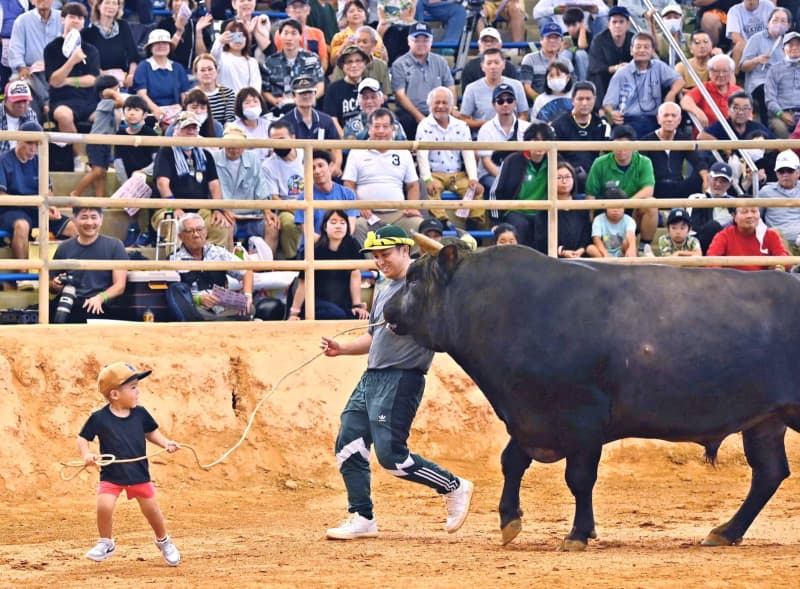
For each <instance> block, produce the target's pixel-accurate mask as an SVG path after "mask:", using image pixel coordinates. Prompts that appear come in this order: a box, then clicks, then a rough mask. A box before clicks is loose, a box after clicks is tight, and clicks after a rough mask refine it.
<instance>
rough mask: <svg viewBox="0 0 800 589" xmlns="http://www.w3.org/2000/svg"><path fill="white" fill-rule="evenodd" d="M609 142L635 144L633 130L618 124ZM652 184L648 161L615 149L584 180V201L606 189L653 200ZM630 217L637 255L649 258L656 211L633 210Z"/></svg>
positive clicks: (653, 182) (655, 222) (636, 154)
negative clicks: (635, 229)
mask: <svg viewBox="0 0 800 589" xmlns="http://www.w3.org/2000/svg"><path fill="white" fill-rule="evenodd" d="M611 139H612V140H613V141H616V142H620V143H621V142H624V141H635V140H636V131H634V130H633V128H632V127H630V126H628V125H620V126H619V127H615V128H614V130H613V131H612V132H611ZM620 147H622V146H620ZM655 184H656V180H655V175H654V174H653V162H651V161H650V158H648V157H647V156H644V155H642V154H640V153H638V152H635V151H631V150H626V149H614V151H612V152H611V153H607V154H605V155H602V156H600V157H599V158H597V159H596V160H595V161H594V163H593V164H592V168H591V169H590V170H589V176H588V177H587V178H586V198H602V197H603V194H605V191H606V190H607V189H609V188H618V189H620V190H622V191H624V192H625V194H627V195H628V198H631V199H633V198H653V189H654V187H655ZM633 218H634V220H635V221H636V226H637V227H639V228H640V235H639V242H640V244H639V255H641V256H647V257H651V256H652V255H653V250H652V247H651V246H650V242H652V241H653V238H654V237H655V234H656V229H658V209H656V208H652V209H634V210H633Z"/></svg>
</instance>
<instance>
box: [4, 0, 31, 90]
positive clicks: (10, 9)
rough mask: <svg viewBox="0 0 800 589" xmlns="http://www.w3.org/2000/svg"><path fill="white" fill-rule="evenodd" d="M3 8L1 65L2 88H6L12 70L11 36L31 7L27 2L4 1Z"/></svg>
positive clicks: (16, 0)
mask: <svg viewBox="0 0 800 589" xmlns="http://www.w3.org/2000/svg"><path fill="white" fill-rule="evenodd" d="M0 5H2V7H3V14H2V18H0V20H1V21H2V23H0V39H2V40H3V48H2V54H3V60H2V63H0V87H2V88H5V87H6V84H8V81H9V79H10V78H11V68H10V67H8V62H9V59H8V52H9V47H10V42H11V34H12V31H13V28H14V23H15V22H16V21H17V19H18V18H19V17H20V16H22V15H23V14H24V13H25V12H27V11H28V9H29V6H28V3H27V2H19V1H18V0H3V2H0Z"/></svg>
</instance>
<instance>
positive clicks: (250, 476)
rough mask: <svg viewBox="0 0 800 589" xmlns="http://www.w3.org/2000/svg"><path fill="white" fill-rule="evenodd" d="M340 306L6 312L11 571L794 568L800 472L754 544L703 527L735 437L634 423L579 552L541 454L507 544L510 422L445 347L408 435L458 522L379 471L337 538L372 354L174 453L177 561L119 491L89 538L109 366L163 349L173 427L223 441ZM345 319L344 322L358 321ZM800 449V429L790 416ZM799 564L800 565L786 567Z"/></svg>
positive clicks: (155, 580) (228, 574)
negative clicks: (135, 317) (349, 535)
mask: <svg viewBox="0 0 800 589" xmlns="http://www.w3.org/2000/svg"><path fill="white" fill-rule="evenodd" d="M347 327H352V324H345V323H324V324H320V323H317V324H312V323H303V324H296V323H295V324H292V325H287V324H270V323H262V324H253V325H248V326H246V327H244V326H235V325H232V326H222V327H220V326H214V327H213V328H211V329H209V328H198V327H192V326H188V327H187V326H184V325H169V326H167V325H158V324H153V325H134V326H124V327H117V326H114V327H108V326H104V327H98V326H88V327H84V328H79V329H77V330H76V329H75V328H60V327H37V326H26V327H23V328H12V327H6V328H3V330H2V338H0V352H1V353H0V392H2V395H3V411H2V412H1V413H0V459H2V462H1V463H0V464H2V468H0V493H2V497H3V500H2V503H1V504H0V586H2V587H11V586H13V587H46V586H53V585H57V586H58V587H59V589H62V588H68V587H88V586H112V585H115V586H120V587H226V586H235V587H236V588H237V589H240V588H250V587H403V588H404V589H408V588H410V587H436V588H438V587H459V588H464V587H488V586H502V587H582V586H592V587H598V588H605V587H609V588H613V587H646V588H651V587H676V586H682V587H699V586H702V587H726V588H727V587H777V586H791V585H792V584H793V583H794V582H796V579H797V577H798V574H800V557H798V551H797V544H798V541H800V526H799V525H798V524H800V483H798V478H797V477H796V476H795V477H792V478H790V479H789V480H787V481H786V482H785V483H784V484H783V486H782V487H781V489H780V490H779V491H778V493H777V494H776V496H775V497H774V498H773V500H772V501H771V502H770V503H769V505H768V506H767V507H766V509H765V510H764V512H763V513H762V514H761V516H760V517H759V518H758V519H757V520H756V522H755V524H754V525H753V527H752V528H751V529H750V531H749V532H748V534H747V535H746V537H745V539H744V542H743V544H742V545H741V546H738V547H731V548H713V549H711V548H702V547H700V546H699V541H700V540H702V538H704V537H705V535H706V533H707V532H708V531H709V530H710V529H711V528H712V527H713V526H714V525H716V524H718V523H720V522H722V521H724V520H726V519H727V518H728V517H730V515H731V514H732V513H733V512H734V511H735V510H736V509H737V508H738V506H739V504H740V502H741V500H742V498H743V497H744V495H745V493H746V491H747V488H748V485H749V468H748V467H747V464H746V462H745V460H744V457H743V455H742V451H741V445H740V442H739V439H738V437H737V436H731V437H730V438H728V439H727V440H726V441H725V443H724V444H723V446H722V448H721V450H720V460H719V464H718V466H717V467H716V468H713V467H711V466H709V465H706V464H705V463H704V462H703V460H702V449H701V448H700V447H699V446H693V445H667V444H663V443H660V442H650V441H640V440H626V441H624V442H622V443H616V444H612V445H610V446H608V447H607V448H606V450H605V453H604V456H603V463H602V464H601V469H600V479H599V481H598V484H597V486H596V491H595V513H596V518H597V531H598V535H599V539H598V540H596V541H593V542H591V543H590V546H589V549H588V550H587V551H586V552H584V553H581V554H564V553H557V552H555V548H556V547H557V546H558V544H559V542H560V539H561V537H562V536H563V535H564V534H565V533H566V532H567V531H568V529H569V527H570V522H571V518H572V509H573V508H572V497H571V495H570V494H569V491H568V490H567V488H566V486H565V484H564V482H563V470H564V465H563V462H561V463H556V464H552V465H542V464H536V465H534V467H533V468H532V469H531V470H530V471H529V473H528V478H527V479H526V481H525V484H524V487H523V491H522V499H523V508H524V509H525V511H526V516H525V519H524V526H525V527H524V529H523V531H522V533H521V534H520V536H519V537H518V538H517V540H516V541H515V542H514V543H513V544H511V545H509V546H508V547H502V546H500V539H499V538H500V537H499V530H498V516H497V511H496V506H497V503H498V500H499V495H500V488H501V485H502V477H501V474H500V466H499V454H500V450H501V449H502V447H503V446H504V444H505V441H506V439H505V435H504V431H503V428H502V427H501V425H500V423H499V421H498V420H497V418H496V417H495V416H494V414H493V413H492V411H491V409H490V408H489V407H488V404H487V403H486V402H485V400H484V399H483V396H482V395H481V394H480V392H479V391H478V390H477V389H476V388H475V387H474V385H473V384H472V383H471V381H470V380H469V379H468V378H467V377H466V376H465V375H464V374H463V372H461V371H460V369H459V368H458V367H457V366H456V365H455V364H454V363H453V362H452V361H451V360H450V359H449V358H447V357H444V356H437V358H436V360H435V361H434V366H433V369H432V370H431V373H430V377H429V379H428V388H427V393H426V397H425V401H424V402H423V406H422V408H421V409H420V412H419V415H418V418H417V421H416V423H415V428H414V430H413V432H412V438H411V446H412V448H413V449H415V450H416V451H419V452H420V453H422V454H424V455H426V456H428V457H430V458H432V459H434V460H436V461H437V462H440V463H441V464H443V465H445V466H447V467H448V468H450V469H451V470H454V471H455V472H457V473H458V474H461V475H464V476H466V477H469V478H471V479H472V480H473V481H474V482H475V483H476V492H475V496H474V500H473V509H472V512H471V514H470V517H469V519H468V520H467V522H466V524H465V525H464V527H463V528H462V529H461V531H460V532H458V533H457V534H454V535H447V534H446V533H445V532H444V531H443V530H442V526H443V522H444V508H443V504H442V502H441V499H440V498H439V497H437V496H436V495H435V494H434V493H432V492H431V491H430V490H429V489H427V488H425V487H420V486H417V485H413V484H409V483H406V482H402V481H398V480H396V479H394V478H393V477H391V476H390V475H387V474H386V473H384V472H382V471H380V470H377V471H375V476H374V498H375V502H376V513H377V516H378V518H379V526H380V531H381V535H380V538H378V539H375V540H365V541H359V542H331V541H326V540H325V539H324V531H325V529H326V528H327V527H330V526H332V525H335V524H336V523H338V521H339V520H340V519H341V518H342V517H343V516H344V515H345V494H344V490H343V486H342V484H341V480H340V478H339V476H338V473H337V471H336V465H335V460H334V458H333V455H332V446H333V442H334V436H335V432H336V428H337V425H338V414H339V411H340V410H341V408H342V406H343V404H344V402H345V399H346V398H347V396H348V394H349V393H350V390H351V389H352V387H353V386H354V384H355V382H356V381H357V379H358V377H359V376H360V374H361V372H362V370H363V369H364V366H365V359H364V358H363V357H362V358H336V359H328V358H319V359H317V360H315V361H314V362H312V363H311V364H310V365H309V366H308V367H306V368H304V369H303V370H302V371H301V372H300V373H298V374H296V375H293V376H291V377H289V378H288V379H286V381H285V382H284V384H283V385H281V386H280V388H279V389H278V390H277V391H276V392H275V394H274V396H272V397H270V399H269V400H268V401H267V402H266V403H265V404H264V406H263V407H262V410H261V411H260V412H259V414H258V416H257V418H256V420H255V424H254V427H253V429H252V431H251V433H250V435H249V436H248V438H247V440H246V442H245V443H244V444H243V445H242V446H241V447H240V448H239V449H238V450H237V451H236V452H235V453H234V454H233V455H232V456H231V457H230V458H229V459H228V460H227V461H226V462H225V463H223V464H222V465H220V466H217V467H215V468H214V469H212V470H210V471H202V470H200V469H198V468H197V467H196V465H195V463H194V460H193V458H192V455H191V453H190V452H189V451H188V450H182V451H180V452H178V453H177V454H173V455H166V454H162V455H160V456H158V457H156V458H155V459H153V461H152V466H151V472H152V473H153V476H154V479H155V481H156V484H157V486H158V489H159V499H160V503H161V507H162V509H163V511H164V513H165V515H166V517H167V520H168V522H169V527H170V531H171V533H172V535H173V538H174V540H175V542H176V543H177V545H178V546H179V548H180V549H181V551H182V553H183V562H182V563H181V565H180V566H179V567H178V568H170V567H167V566H166V565H165V564H164V562H163V561H162V560H161V557H160V555H159V553H158V551H157V549H156V548H155V547H154V546H153V544H152V536H151V532H150V530H149V528H148V526H147V524H146V522H145V521H144V518H143V517H142V516H141V515H140V514H139V512H138V509H137V507H136V505H135V502H127V501H125V500H124V499H122V500H120V502H119V504H118V507H117V512H116V519H115V537H116V539H117V553H116V555H115V556H114V558H112V559H110V560H108V561H106V562H103V563H93V562H91V561H89V560H87V559H85V558H84V557H83V554H84V553H85V552H86V550H88V549H89V548H90V547H91V546H92V545H93V543H94V541H95V540H96V534H97V532H96V529H95V521H94V492H95V487H96V481H97V473H96V472H83V473H81V474H80V475H79V476H78V477H77V478H75V479H74V480H73V481H71V482H64V481H62V480H60V478H59V470H60V467H59V462H60V461H67V460H75V459H77V458H78V456H77V451H76V449H75V443H74V438H75V435H76V434H77V432H78V430H79V429H80V426H81V425H82V423H83V421H84V420H85V418H86V416H87V415H88V414H89V412H90V411H91V410H93V409H95V408H98V407H100V406H101V404H102V398H101V397H99V395H98V394H97V393H96V389H95V387H94V381H95V378H96V375H97V371H98V370H99V368H100V367H101V366H102V365H104V364H107V363H109V362H112V361H116V360H121V359H122V360H127V361H130V362H132V363H134V364H135V365H137V366H139V367H147V368H152V369H154V373H153V375H152V376H151V377H150V378H149V379H147V380H146V381H144V382H143V386H142V389H143V394H142V396H141V398H140V402H141V404H142V405H144V406H145V407H147V408H148V409H149V410H150V412H151V413H153V415H154V416H155V418H156V420H157V421H158V422H159V425H160V427H161V430H162V431H163V432H164V433H165V434H167V435H168V436H170V437H172V438H173V439H176V440H178V441H179V442H182V443H185V444H191V445H192V446H194V447H195V448H196V449H197V451H198V453H199V455H200V459H201V460H202V461H203V462H211V461H212V460H214V459H216V458H217V457H219V456H220V455H221V454H222V453H223V452H224V451H225V450H227V449H228V448H229V447H231V446H232V445H233V444H234V443H235V442H236V441H237V440H238V439H239V436H240V435H241V433H242V431H243V429H244V427H245V425H246V423H247V419H248V417H249V416H250V413H251V411H252V409H253V407H254V406H255V405H256V403H257V402H258V401H259V400H260V399H261V398H262V397H263V396H264V395H265V394H267V393H268V392H269V391H271V390H272V389H273V387H274V386H275V384H276V383H277V382H278V380H279V379H280V377H282V376H283V375H284V374H285V373H286V372H287V371H289V370H290V369H292V368H295V367H296V366H298V365H299V364H301V363H302V362H304V361H305V360H308V359H309V358H311V357H312V356H314V355H315V354H316V352H317V350H318V348H317V342H318V341H319V336H320V335H323V334H326V335H329V334H331V333H334V332H336V331H338V330H340V329H344V328H347ZM342 337H352V335H346V336H342ZM788 447H789V456H790V462H791V464H792V466H793V467H794V469H795V470H799V469H798V464H799V461H800V436H797V435H796V434H794V433H790V434H789V436H788ZM792 579H795V581H792Z"/></svg>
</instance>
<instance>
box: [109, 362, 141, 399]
mask: <svg viewBox="0 0 800 589" xmlns="http://www.w3.org/2000/svg"><path fill="white" fill-rule="evenodd" d="M152 372H153V371H152V370H144V371H142V372H137V371H136V369H135V368H134V367H133V366H131V365H130V364H128V363H126V362H114V363H113V364H109V365H108V366H106V367H105V368H103V369H102V370H101V371H100V374H99V375H97V389H98V390H99V391H100V394H102V395H103V396H104V397H108V394H109V393H110V392H111V391H113V390H114V389H118V388H119V387H121V386H122V385H124V384H127V383H129V382H131V381H132V380H142V379H143V378H147V377H148V376H150V373H152Z"/></svg>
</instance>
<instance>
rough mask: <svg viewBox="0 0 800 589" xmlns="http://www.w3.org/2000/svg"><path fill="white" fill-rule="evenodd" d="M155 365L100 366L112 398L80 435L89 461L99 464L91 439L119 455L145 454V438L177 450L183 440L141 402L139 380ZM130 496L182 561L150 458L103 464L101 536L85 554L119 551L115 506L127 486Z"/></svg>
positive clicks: (170, 558)
mask: <svg viewBox="0 0 800 589" xmlns="http://www.w3.org/2000/svg"><path fill="white" fill-rule="evenodd" d="M151 372H152V370H145V371H142V372H137V371H136V369H135V368H134V367H133V366H131V365H130V364H126V363H124V362H115V363H114V364H109V365H108V366H106V367H105V368H103V369H102V370H101V371H100V374H99V376H98V377H97V388H98V389H99V390H100V393H101V394H102V395H103V396H104V397H105V398H106V399H107V400H108V404H107V405H106V406H105V407H103V408H102V409H100V410H98V411H95V412H94V413H92V414H91V416H89V419H88V420H87V421H86V423H85V424H84V426H83V429H81V432H80V434H79V435H78V450H79V451H80V453H81V456H82V457H83V462H84V464H86V465H87V466H89V465H93V464H94V465H96V464H97V461H98V460H99V459H100V455H99V454H93V453H92V451H91V450H90V449H89V442H91V441H92V440H94V438H95V437H97V438H99V440H100V453H101V454H113V455H114V456H115V457H116V459H117V460H124V459H130V458H138V457H140V456H145V454H146V448H145V446H146V444H145V440H148V441H150V442H151V443H153V444H156V445H157V446H161V447H162V448H166V449H167V451H168V452H175V451H176V450H177V449H178V448H179V446H178V444H177V442H173V441H171V440H168V439H167V438H165V437H164V435H163V434H161V432H159V431H158V425H157V424H156V422H155V420H153V418H152V416H151V415H150V413H148V412H147V409H145V408H144V407H140V406H139V405H138V402H139V381H140V380H142V379H143V378H146V377H147V376H149V375H150V373H151ZM123 489H124V490H125V493H126V495H127V497H128V499H134V498H135V499H136V500H137V501H138V502H139V508H140V509H141V510H142V513H143V514H144V516H145V517H146V518H147V521H148V522H149V523H150V526H151V527H152V528H153V531H154V532H155V534H156V536H155V544H156V546H157V547H158V549H159V550H161V554H162V555H163V556H164V560H165V561H167V564H168V565H170V566H178V563H179V562H180V561H181V554H180V552H178V549H177V548H176V547H175V545H174V544H173V543H172V540H171V539H170V537H169V534H167V528H166V524H165V523H164V516H163V515H161V509H160V508H159V507H158V503H157V502H156V498H155V494H156V490H155V487H154V486H153V483H152V482H151V481H150V472H149V468H148V462H147V460H146V459H144V460H138V461H135V462H126V463H112V464H109V465H106V466H103V467H101V469H100V485H99V488H98V491H97V529H98V531H99V532H100V540H98V542H97V544H96V545H95V547H94V548H92V549H91V550H90V551H89V552H87V553H86V557H87V558H90V559H92V560H94V561H97V562H100V561H102V560H105V559H107V558H110V557H111V556H114V551H115V550H116V544H115V543H114V540H113V539H112V538H111V527H112V520H113V514H114V506H115V505H116V503H117V498H118V497H119V494H120V493H121V492H122V490H123Z"/></svg>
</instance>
